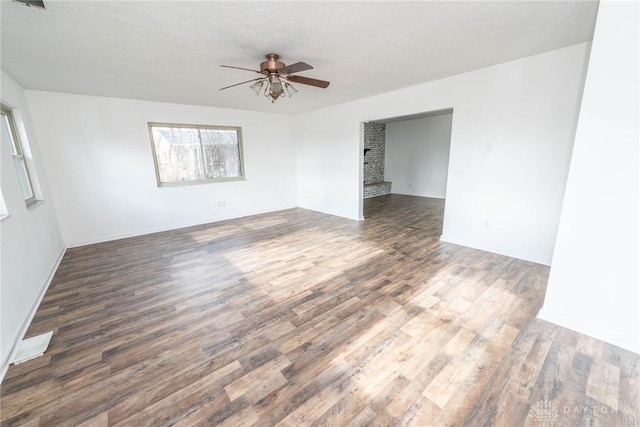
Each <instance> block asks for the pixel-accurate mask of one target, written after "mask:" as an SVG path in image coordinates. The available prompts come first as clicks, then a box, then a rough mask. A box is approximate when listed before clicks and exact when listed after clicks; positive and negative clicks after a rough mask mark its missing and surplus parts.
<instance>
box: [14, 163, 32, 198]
mask: <svg viewBox="0 0 640 427" xmlns="http://www.w3.org/2000/svg"><path fill="white" fill-rule="evenodd" d="M13 163H14V164H15V165H16V170H17V171H18V180H19V181H20V187H22V195H23V196H24V199H25V200H28V199H31V198H33V197H34V194H33V191H32V190H31V183H30V182H29V173H28V172H27V165H26V164H25V163H24V157H22V156H14V157H13Z"/></svg>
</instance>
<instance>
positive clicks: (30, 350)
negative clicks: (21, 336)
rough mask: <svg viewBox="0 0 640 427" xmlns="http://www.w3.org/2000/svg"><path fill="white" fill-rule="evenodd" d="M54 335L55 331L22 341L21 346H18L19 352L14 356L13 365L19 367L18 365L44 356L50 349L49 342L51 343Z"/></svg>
mask: <svg viewBox="0 0 640 427" xmlns="http://www.w3.org/2000/svg"><path fill="white" fill-rule="evenodd" d="M52 335H53V331H51V332H47V333H46V334H41V335H36V336H35V337H31V338H27V339H26V340H22V341H21V342H20V344H18V351H16V352H15V354H14V355H13V359H11V363H13V364H14V365H17V364H18V363H22V362H26V361H27V360H31V359H35V358H36V357H40V356H42V355H43V354H44V352H45V351H47V348H48V347H49V341H51V336H52Z"/></svg>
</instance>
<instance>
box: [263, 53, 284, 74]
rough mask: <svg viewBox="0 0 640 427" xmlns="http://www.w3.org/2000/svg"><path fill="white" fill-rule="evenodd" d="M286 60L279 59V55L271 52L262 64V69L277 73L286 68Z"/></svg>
mask: <svg viewBox="0 0 640 427" xmlns="http://www.w3.org/2000/svg"><path fill="white" fill-rule="evenodd" d="M284 67H285V64H284V62H280V61H278V55H276V54H275V53H270V54H268V55H267V60H266V61H264V62H262V63H261V64H260V71H261V72H263V73H264V72H266V73H269V74H272V73H277V72H278V71H279V70H280V69H282V68H284Z"/></svg>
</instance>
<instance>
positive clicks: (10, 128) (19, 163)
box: [1, 105, 38, 208]
mask: <svg viewBox="0 0 640 427" xmlns="http://www.w3.org/2000/svg"><path fill="white" fill-rule="evenodd" d="M1 112H2V139H6V140H7V141H9V146H10V151H11V157H13V164H14V165H15V167H16V170H17V171H18V181H20V187H21V188H22V195H23V196H24V201H25V204H26V205H27V207H28V208H30V207H32V206H34V205H36V204H37V203H38V200H37V199H36V195H35V192H34V191H33V184H32V182H31V176H30V175H29V168H28V167H27V160H26V158H25V155H24V151H23V149H22V145H21V144H20V138H19V136H18V131H17V128H16V121H15V119H14V117H13V112H12V111H11V110H10V109H9V108H7V107H5V106H4V105H3V106H2V107H1Z"/></svg>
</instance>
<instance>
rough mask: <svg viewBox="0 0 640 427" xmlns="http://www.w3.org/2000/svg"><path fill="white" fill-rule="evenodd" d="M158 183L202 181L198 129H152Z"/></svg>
mask: <svg viewBox="0 0 640 427" xmlns="http://www.w3.org/2000/svg"><path fill="white" fill-rule="evenodd" d="M153 141H154V146H155V150H156V161H157V165H158V174H159V175H160V182H176V181H193V180H200V179H204V173H203V168H202V159H201V157H202V152H201V149H200V140H199V136H198V129H188V128H171V127H153Z"/></svg>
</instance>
